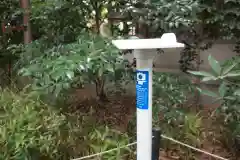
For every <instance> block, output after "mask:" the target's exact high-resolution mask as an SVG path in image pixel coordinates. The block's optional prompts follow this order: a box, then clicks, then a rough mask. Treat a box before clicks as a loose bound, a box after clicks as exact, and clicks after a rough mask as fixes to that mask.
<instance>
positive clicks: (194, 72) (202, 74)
mask: <svg viewBox="0 0 240 160" xmlns="http://www.w3.org/2000/svg"><path fill="white" fill-rule="evenodd" d="M188 72H189V73H191V74H193V75H195V76H204V77H214V75H212V74H211V73H208V72H205V71H188Z"/></svg>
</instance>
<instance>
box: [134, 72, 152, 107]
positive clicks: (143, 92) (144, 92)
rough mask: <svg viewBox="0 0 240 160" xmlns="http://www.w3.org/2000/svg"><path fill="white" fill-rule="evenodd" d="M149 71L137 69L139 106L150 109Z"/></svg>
mask: <svg viewBox="0 0 240 160" xmlns="http://www.w3.org/2000/svg"><path fill="white" fill-rule="evenodd" d="M148 92H149V72H148V71H139V70H137V82H136V96H137V108H139V109H148Z"/></svg>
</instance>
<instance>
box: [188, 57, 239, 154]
mask: <svg viewBox="0 0 240 160" xmlns="http://www.w3.org/2000/svg"><path fill="white" fill-rule="evenodd" d="M208 60H209V64H210V66H211V68H212V72H191V73H192V74H194V75H196V76H201V77H202V81H204V82H206V81H218V82H220V85H219V88H218V92H212V91H210V90H202V89H201V88H198V90H199V91H200V92H201V93H202V94H204V95H207V96H210V97H213V98H214V99H215V100H216V101H220V102H221V106H220V107H219V108H217V109H216V112H215V113H216V119H217V123H218V124H220V127H219V128H220V130H221V133H223V137H224V138H223V139H224V141H223V143H225V145H226V146H227V147H228V148H229V149H231V150H235V151H237V150H239V149H238V148H239V146H240V145H239V144H240V140H239V136H240V109H239V104H240V98H239V97H240V89H239V86H240V83H239V77H240V59H239V57H238V56H236V57H234V58H233V59H231V60H227V61H225V62H223V63H220V62H218V61H217V60H216V59H215V58H214V57H212V56H211V55H210V56H209V58H208Z"/></svg>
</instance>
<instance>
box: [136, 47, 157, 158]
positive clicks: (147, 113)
mask: <svg viewBox="0 0 240 160" xmlns="http://www.w3.org/2000/svg"><path fill="white" fill-rule="evenodd" d="M155 54H156V51H154V50H135V51H134V56H135V58H136V61H137V82H136V93H137V160H151V159H152V158H151V157H152V66H153V59H154V56H155ZM138 75H141V76H144V78H143V80H142V81H141V78H142V77H140V78H139V77H138ZM144 83H145V84H147V86H146V85H144Z"/></svg>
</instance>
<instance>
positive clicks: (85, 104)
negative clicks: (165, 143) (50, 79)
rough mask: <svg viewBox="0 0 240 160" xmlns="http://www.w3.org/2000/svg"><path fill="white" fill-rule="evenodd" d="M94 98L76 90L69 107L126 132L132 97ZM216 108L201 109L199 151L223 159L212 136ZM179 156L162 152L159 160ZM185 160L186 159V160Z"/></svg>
mask: <svg viewBox="0 0 240 160" xmlns="http://www.w3.org/2000/svg"><path fill="white" fill-rule="evenodd" d="M94 97H95V96H94V95H93V94H91V93H88V91H86V90H85V91H83V90H77V91H76V92H75V93H74V103H73V104H72V105H71V109H72V111H73V112H75V111H77V110H78V111H81V112H86V113H89V112H90V110H94V113H93V116H94V117H96V118H97V121H98V122H100V123H102V124H108V125H109V126H110V127H113V128H115V129H118V130H119V131H121V132H126V131H127V128H128V124H129V121H130V120H131V119H132V118H134V115H135V112H136V107H135V106H136V104H135V97H134V96H123V95H117V96H116V95H115V96H109V99H108V100H109V101H107V102H99V101H97V100H96V99H95V98H94ZM216 107H217V106H214V105H205V106H203V108H202V113H201V116H202V117H203V124H204V128H203V133H204V137H205V141H204V142H203V146H202V148H201V149H203V150H205V151H207V152H210V153H213V154H216V155H219V156H222V157H225V158H229V160H231V158H230V156H229V155H230V154H229V153H228V152H227V151H226V150H225V149H223V148H222V147H221V145H220V144H219V143H218V142H216V139H214V137H212V136H213V132H214V131H213V130H212V128H213V127H212V119H211V116H210V114H211V112H212V111H213V110H214V109H215V108H216ZM196 157H197V158H196V159H199V160H214V159H215V158H212V157H209V156H208V155H205V154H196ZM177 159H179V160H180V158H179V156H174V157H167V156H166V153H165V152H164V151H161V160H177ZM186 160H187V159H186Z"/></svg>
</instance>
